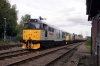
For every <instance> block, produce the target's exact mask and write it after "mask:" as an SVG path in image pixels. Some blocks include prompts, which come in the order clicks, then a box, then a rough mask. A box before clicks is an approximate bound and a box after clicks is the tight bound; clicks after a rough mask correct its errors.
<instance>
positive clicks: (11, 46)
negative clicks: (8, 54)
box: [0, 44, 22, 50]
mask: <svg viewBox="0 0 100 66" xmlns="http://www.w3.org/2000/svg"><path fill="white" fill-rule="evenodd" d="M21 46H22V44H13V45H2V46H0V50H8V49H11V48H14V47H21Z"/></svg>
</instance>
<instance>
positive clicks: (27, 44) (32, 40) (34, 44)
mask: <svg viewBox="0 0 100 66" xmlns="http://www.w3.org/2000/svg"><path fill="white" fill-rule="evenodd" d="M40 33H41V31H40V30H27V29H26V30H23V41H24V42H23V46H22V48H25V49H38V48H40V43H39V41H40Z"/></svg>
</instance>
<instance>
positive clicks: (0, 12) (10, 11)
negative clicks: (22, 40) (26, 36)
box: [0, 0, 18, 37]
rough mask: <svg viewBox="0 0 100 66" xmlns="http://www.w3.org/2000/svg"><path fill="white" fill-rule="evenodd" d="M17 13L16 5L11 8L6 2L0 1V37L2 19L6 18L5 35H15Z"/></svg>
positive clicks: (0, 34)
mask: <svg viewBox="0 0 100 66" xmlns="http://www.w3.org/2000/svg"><path fill="white" fill-rule="evenodd" d="M17 12H18V11H17V10H16V5H12V6H11V5H10V3H9V1H8V0H0V37H1V36H2V34H4V26H5V20H4V18H6V35H7V36H16V35H17V30H16V26H17Z"/></svg>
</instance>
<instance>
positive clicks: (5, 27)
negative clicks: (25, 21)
mask: <svg viewBox="0 0 100 66" xmlns="http://www.w3.org/2000/svg"><path fill="white" fill-rule="evenodd" d="M4 20H5V26H4V42H5V38H6V18H4Z"/></svg>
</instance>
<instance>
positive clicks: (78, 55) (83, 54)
mask: <svg viewBox="0 0 100 66" xmlns="http://www.w3.org/2000/svg"><path fill="white" fill-rule="evenodd" d="M69 62H71V64H70V63H69V64H67V66H95V64H94V60H93V57H92V56H91V53H90V52H89V51H88V49H87V48H86V45H85V44H82V45H80V46H79V47H78V48H77V51H76V52H75V53H74V54H73V56H72V57H71V58H70V60H69Z"/></svg>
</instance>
